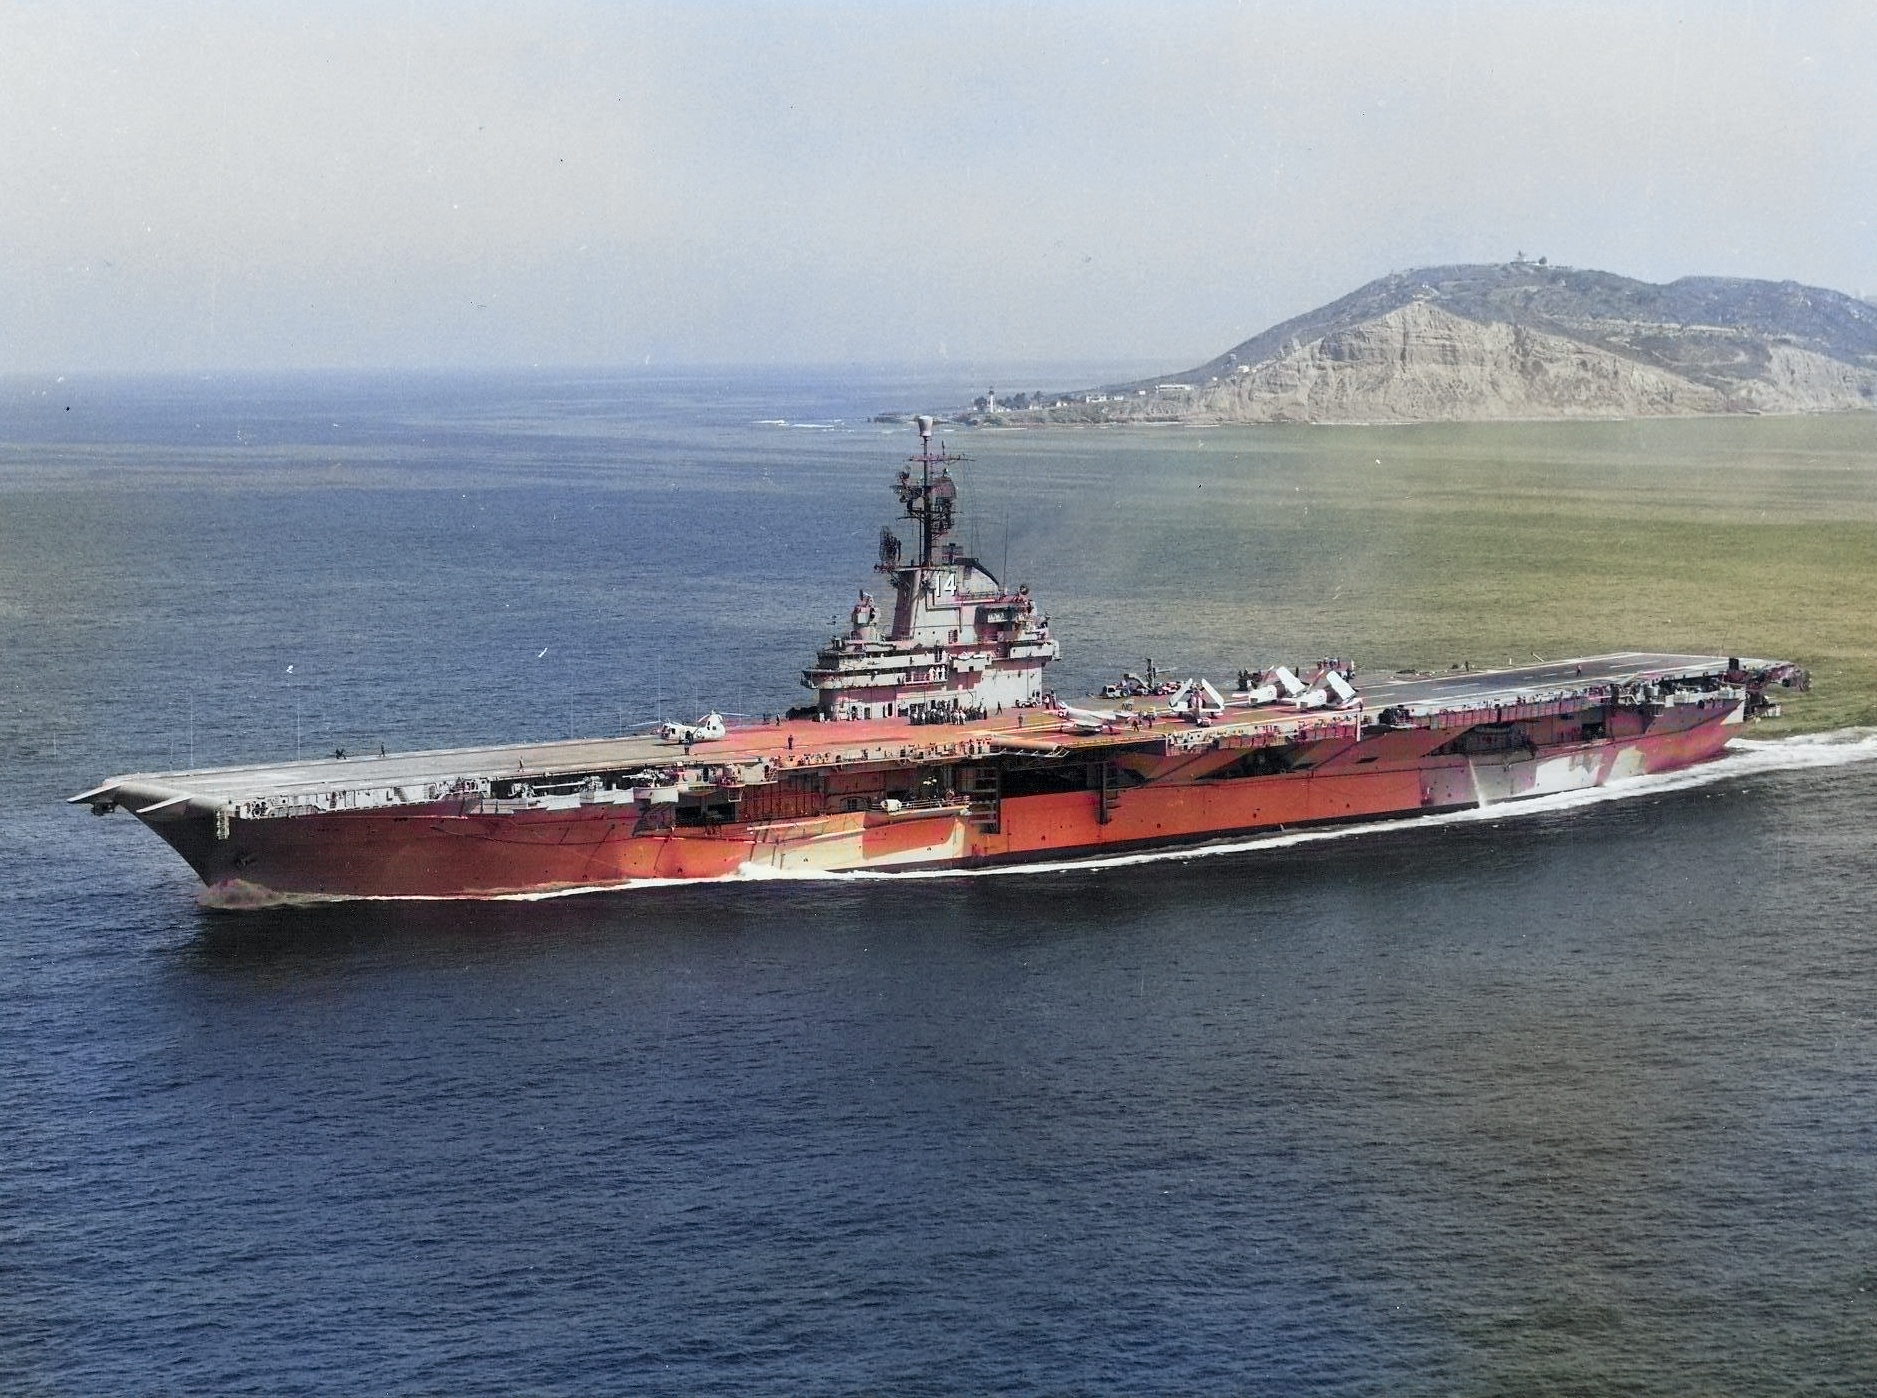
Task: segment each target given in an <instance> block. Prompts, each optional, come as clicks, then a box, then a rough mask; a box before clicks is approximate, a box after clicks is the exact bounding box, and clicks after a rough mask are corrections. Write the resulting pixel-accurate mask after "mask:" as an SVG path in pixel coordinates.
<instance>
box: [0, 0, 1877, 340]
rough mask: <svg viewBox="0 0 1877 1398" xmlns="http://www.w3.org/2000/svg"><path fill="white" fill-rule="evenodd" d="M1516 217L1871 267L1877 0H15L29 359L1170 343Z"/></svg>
mask: <svg viewBox="0 0 1877 1398" xmlns="http://www.w3.org/2000/svg"><path fill="white" fill-rule="evenodd" d="M1521 250H1522V251H1524V252H1525V253H1526V254H1527V255H1528V256H1531V257H1537V256H1539V255H1540V254H1544V255H1546V256H1548V257H1550V259H1551V260H1552V261H1554V262H1563V263H1567V264H1570V265H1574V266H1585V267H1598V268H1603V269H1606V270H1609V271H1613V272H1620V273H1624V274H1627V275H1630V276H1637V277H1643V278H1647V279H1649V280H1668V279H1671V278H1674V277H1677V276H1682V275H1685V274H1689V273H1717V274H1729V275H1740V276H1754V277H1772V278H1787V277H1790V278H1794V279H1797V280H1800V281H1805V282H1811V283H1815V284H1819V285H1824V286H1830V287H1835V288H1837V289H1839V290H1844V291H1849V292H1853V293H1862V292H1872V293H1877V5H1874V4H1871V3H1868V0H1860V2H1859V3H1850V2H1847V3H1841V4H1818V5H1787V4H1775V3H1767V0H1757V3H1752V4H1747V3H1741V4H1725V3H1679V4H1656V3H1640V4H1617V5H1610V6H1607V7H1595V6H1591V5H1586V4H1576V3H1561V4H1555V5H1543V4H1496V5H1488V4H1479V3H1471V2H1470V0H1469V2H1467V3H1453V2H1452V0H1438V2H1436V0H1428V3H1421V4H1414V3H1399V4H1380V3H1372V4H1361V5H1358V4H1343V5H1338V4H1306V3H1291V4H1274V5H1235V4H1230V3H1220V4H1179V5H1172V4H1154V3H1137V4H1132V5H1092V4H1028V5H1023V4H1008V3H1006V4H997V5H985V6H981V7H977V6H966V5H962V4H950V3H931V4H914V3H904V4H887V3H878V4H868V5H855V6H834V5H819V4H805V3H804V4H779V3H778V4H753V5H718V4H709V3H699V4H691V5H686V6H683V7H670V8H662V7H650V6H638V5H624V4H621V5H578V4H569V5H559V4H543V3H537V0H529V3H526V4H521V3H515V4H498V5H485V6H480V7H478V6H472V5H448V6H446V5H436V4H427V3H413V4H405V5H393V4H371V5H365V4H360V5H356V6H354V5H338V4H320V3H317V0H296V2H295V3H293V4H290V5H279V6H270V5H266V4H235V3H229V4H220V5H208V4H202V5H191V4H180V3H172V4H146V5H130V4H83V3H49V4H25V3H19V4H9V3H5V0H0V369H11V370H19V369H28V370H80V371H82V370H98V369H121V368H132V369H145V368H149V369H162V368H179V369H196V368H211V367H227V366H258V367H274V366H278V367H295V366H303V365H371V366H375V365H411V366H420V365H462V364H478V365H480V364H528V363H555V364H568V363H581V364H614V363H631V364H640V363H643V362H645V360H646V358H647V356H649V357H650V358H651V360H652V362H654V363H655V364H666V365H670V364H677V363H684V362H711V363H738V362H747V363H771V362H773V363H791V362H792V363H830V362H835V363H839V362H874V361H900V362H910V363H914V364H927V363H934V362H936V361H939V360H941V359H950V360H952V361H954V362H958V361H965V362H983V361H999V360H1001V361H1062V360H1071V359H1074V360H1112V361H1120V360H1129V361H1146V362H1154V361H1164V362H1165V364H1166V365H1167V367H1168V368H1173V367H1181V366H1185V365H1189V364H1194V363H1198V362H1200V361H1202V360H1204V359H1207V358H1209V357H1211V356H1212V355H1214V354H1217V353H1219V352H1221V351H1222V350H1224V349H1226V348H1228V347H1229V346H1231V345H1232V344H1234V343H1236V342H1237V341H1238V340H1240V339H1243V338H1244V337H1245V336H1247V335H1250V334H1252V333H1254V332H1256V331H1258V330H1261V329H1263V328H1264V327H1265V326H1267V325H1269V324H1271V323H1273V322H1275V321H1277V320H1281V319H1283V318H1285V317H1287V316H1290V315H1294V314H1296V313H1298V312H1300V311H1303V310H1307V309H1309V308H1310V307H1312V306H1315V305H1318V304H1320V303H1322V302H1324V301H1326V300H1330V299H1332V298H1334V297H1336V296H1339V295H1341V294H1343V293H1344V292H1347V291H1350V290H1353V289H1354V288H1355V287H1356V286H1357V285H1359V284H1360V283H1362V282H1364V281H1367V280H1369V279H1371V278H1373V277H1376V276H1380V275H1382V274H1383V273H1386V272H1389V271H1392V270H1398V269H1402V268H1407V267H1412V266H1418V265H1423V264H1427V263H1436V262H1466V261H1504V260H1506V259H1509V258H1510V257H1512V256H1513V255H1514V254H1515V253H1516V252H1519V251H1521Z"/></svg>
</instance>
